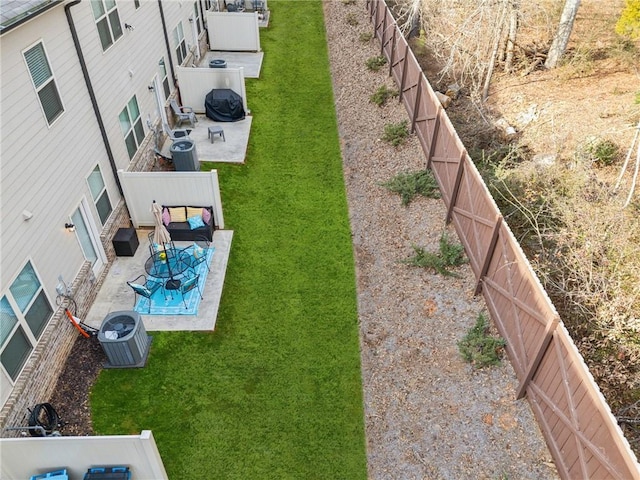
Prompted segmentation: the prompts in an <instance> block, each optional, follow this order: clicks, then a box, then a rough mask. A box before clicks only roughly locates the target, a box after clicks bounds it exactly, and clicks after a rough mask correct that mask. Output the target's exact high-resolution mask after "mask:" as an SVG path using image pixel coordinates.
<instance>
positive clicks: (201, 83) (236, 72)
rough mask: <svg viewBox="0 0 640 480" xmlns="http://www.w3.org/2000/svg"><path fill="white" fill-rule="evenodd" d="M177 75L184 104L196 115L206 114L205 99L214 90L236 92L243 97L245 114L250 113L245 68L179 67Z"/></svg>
mask: <svg viewBox="0 0 640 480" xmlns="http://www.w3.org/2000/svg"><path fill="white" fill-rule="evenodd" d="M176 75H177V76H178V85H180V97H181V99H182V104H183V105H186V106H189V107H191V108H193V110H194V111H195V112H196V113H205V108H204V100H205V97H206V96H207V93H209V92H210V91H211V90H213V89H214V88H230V89H231V90H233V91H234V92H236V93H237V94H238V95H240V96H241V97H242V106H243V107H244V111H245V113H247V114H248V113H249V109H248V108H247V90H246V89H245V84H244V68H189V67H177V68H176Z"/></svg>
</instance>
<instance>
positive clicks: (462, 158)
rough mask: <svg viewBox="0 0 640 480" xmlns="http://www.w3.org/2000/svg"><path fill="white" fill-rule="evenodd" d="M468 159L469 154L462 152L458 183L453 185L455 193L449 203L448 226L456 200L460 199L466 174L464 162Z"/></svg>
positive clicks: (457, 177) (453, 192)
mask: <svg viewBox="0 0 640 480" xmlns="http://www.w3.org/2000/svg"><path fill="white" fill-rule="evenodd" d="M466 159H467V152H466V151H465V150H463V151H462V155H460V162H459V163H458V171H457V172H456V181H455V183H454V184H453V191H452V192H451V198H450V201H449V208H447V220H446V223H447V225H448V224H449V223H451V215H452V214H453V207H455V206H456V200H457V199H458V192H459V191H460V183H461V182H462V174H463V173H464V162H465V160H466Z"/></svg>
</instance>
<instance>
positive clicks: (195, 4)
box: [193, 2, 202, 36]
mask: <svg viewBox="0 0 640 480" xmlns="http://www.w3.org/2000/svg"><path fill="white" fill-rule="evenodd" d="M193 12H194V15H193V21H194V22H196V28H197V29H198V36H199V35H200V33H201V32H202V28H201V27H200V13H199V11H198V2H193Z"/></svg>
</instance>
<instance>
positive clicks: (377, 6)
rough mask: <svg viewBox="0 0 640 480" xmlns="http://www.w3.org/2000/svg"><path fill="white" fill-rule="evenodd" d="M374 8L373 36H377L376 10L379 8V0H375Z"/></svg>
mask: <svg viewBox="0 0 640 480" xmlns="http://www.w3.org/2000/svg"><path fill="white" fill-rule="evenodd" d="M375 5H376V9H375V11H374V12H373V15H374V16H373V36H374V37H377V36H378V10H380V0H376V2H375Z"/></svg>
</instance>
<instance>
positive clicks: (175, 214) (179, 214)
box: [169, 207, 187, 223]
mask: <svg viewBox="0 0 640 480" xmlns="http://www.w3.org/2000/svg"><path fill="white" fill-rule="evenodd" d="M169 215H171V223H173V222H186V221H187V214H186V211H185V208H184V207H169Z"/></svg>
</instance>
